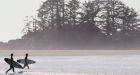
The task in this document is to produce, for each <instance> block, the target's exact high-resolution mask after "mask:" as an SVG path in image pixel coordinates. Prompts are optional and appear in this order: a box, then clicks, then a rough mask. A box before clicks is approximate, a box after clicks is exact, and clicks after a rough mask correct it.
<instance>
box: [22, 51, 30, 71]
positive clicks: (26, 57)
mask: <svg viewBox="0 0 140 75" xmlns="http://www.w3.org/2000/svg"><path fill="white" fill-rule="evenodd" d="M27 61H28V53H26V56H25V64H24V67H23V68H25V67H28V69H29V65H28V62H27Z"/></svg>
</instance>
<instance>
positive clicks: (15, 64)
mask: <svg viewBox="0 0 140 75" xmlns="http://www.w3.org/2000/svg"><path fill="white" fill-rule="evenodd" d="M4 61H5V62H6V63H7V64H9V65H10V64H11V63H10V61H11V59H9V58H4ZM13 65H14V67H15V68H19V69H23V67H22V66H21V65H20V64H19V63H17V62H16V61H13Z"/></svg>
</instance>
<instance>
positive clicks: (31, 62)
mask: <svg viewBox="0 0 140 75" xmlns="http://www.w3.org/2000/svg"><path fill="white" fill-rule="evenodd" d="M17 62H18V63H21V64H25V59H18V60H17ZM27 63H28V64H34V63H36V62H35V61H34V60H30V59H27Z"/></svg>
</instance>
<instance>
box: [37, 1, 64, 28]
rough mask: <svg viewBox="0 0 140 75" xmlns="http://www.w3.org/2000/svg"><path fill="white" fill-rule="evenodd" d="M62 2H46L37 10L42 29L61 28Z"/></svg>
mask: <svg viewBox="0 0 140 75" xmlns="http://www.w3.org/2000/svg"><path fill="white" fill-rule="evenodd" d="M64 5H65V4H64V0H47V1H45V2H43V4H42V6H41V7H40V9H39V10H38V12H39V13H38V17H39V19H40V27H42V29H44V28H45V29H51V28H56V27H57V28H61V26H62V25H63V23H64V22H63V20H64V10H65V9H64Z"/></svg>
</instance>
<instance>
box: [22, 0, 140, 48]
mask: <svg viewBox="0 0 140 75" xmlns="http://www.w3.org/2000/svg"><path fill="white" fill-rule="evenodd" d="M29 18H30V19H29ZM29 18H28V19H27V23H26V26H25V28H24V36H23V37H22V41H23V40H24V42H26V45H25V48H29V49H131V48H132V49H136V48H139V44H140V39H139V37H140V19H139V14H138V13H137V12H136V11H135V9H133V8H130V7H129V6H127V5H126V4H124V3H123V2H121V1H119V0H89V1H83V2H81V1H80V0H46V1H44V2H43V3H42V5H41V6H40V8H39V9H38V14H37V16H32V17H29ZM20 43H21V42H20ZM22 44H23V42H22ZM22 44H21V45H22ZM22 46H23V45H22Z"/></svg>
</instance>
